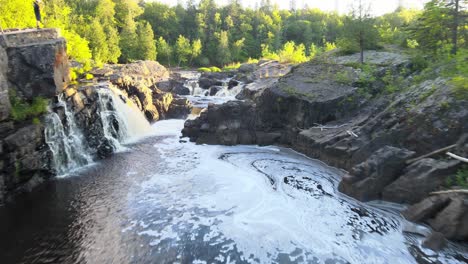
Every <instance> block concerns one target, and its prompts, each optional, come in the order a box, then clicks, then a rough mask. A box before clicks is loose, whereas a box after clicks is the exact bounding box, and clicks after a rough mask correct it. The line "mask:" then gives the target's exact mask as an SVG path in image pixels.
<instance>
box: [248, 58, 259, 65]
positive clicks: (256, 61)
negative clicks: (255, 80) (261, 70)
mask: <svg viewBox="0 0 468 264" xmlns="http://www.w3.org/2000/svg"><path fill="white" fill-rule="evenodd" d="M246 63H248V64H258V60H257V59H252V58H249V59H248V60H247V62H246Z"/></svg>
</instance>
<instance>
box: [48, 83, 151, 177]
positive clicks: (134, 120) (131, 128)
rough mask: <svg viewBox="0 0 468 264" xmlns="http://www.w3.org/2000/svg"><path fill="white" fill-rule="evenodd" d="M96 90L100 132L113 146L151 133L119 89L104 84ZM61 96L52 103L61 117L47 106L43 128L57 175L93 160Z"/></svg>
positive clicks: (145, 122) (134, 106) (136, 110)
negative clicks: (47, 111)
mask: <svg viewBox="0 0 468 264" xmlns="http://www.w3.org/2000/svg"><path fill="white" fill-rule="evenodd" d="M96 93H97V101H96V103H97V106H98V112H97V115H98V120H99V119H100V121H101V123H102V131H101V132H102V133H101V135H103V136H104V138H105V139H106V140H107V141H108V142H109V143H110V144H111V145H112V147H113V149H114V150H117V151H119V150H122V149H124V148H123V146H122V144H124V143H130V142H133V141H136V140H138V139H140V138H141V137H143V136H147V135H149V134H150V133H151V126H150V124H149V122H148V121H147V120H146V118H145V117H144V116H143V114H142V113H141V112H140V111H139V109H138V107H137V106H136V105H135V104H133V102H131V100H129V99H128V98H127V97H125V96H124V95H123V94H122V93H121V92H120V91H119V90H117V89H114V88H112V87H109V86H108V85H106V86H100V87H98V88H97V89H96ZM62 97H63V95H61V96H59V97H58V103H57V104H56V107H57V108H59V109H63V112H64V117H63V118H62V119H61V118H60V115H59V114H58V113H56V112H54V111H52V109H50V110H49V113H48V114H47V116H46V120H45V123H46V124H45V130H44V134H45V140H46V143H47V145H48V146H49V148H50V150H51V152H52V156H53V166H54V168H55V170H56V172H57V174H58V175H64V174H66V173H68V172H70V171H73V170H75V169H78V168H80V167H83V166H85V165H87V164H89V163H91V162H92V161H93V159H92V155H91V151H89V149H88V148H87V146H88V145H87V144H86V140H85V137H84V135H83V133H82V132H81V130H80V128H79V127H78V126H77V124H76V121H75V116H74V113H73V112H72V111H70V110H69V109H68V107H67V104H66V103H65V101H64V100H63V98H62ZM83 129H86V128H83Z"/></svg>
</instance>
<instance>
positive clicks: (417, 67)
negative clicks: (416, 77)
mask: <svg viewBox="0 0 468 264" xmlns="http://www.w3.org/2000/svg"><path fill="white" fill-rule="evenodd" d="M427 67H429V62H428V61H427V60H426V58H424V56H422V55H421V54H417V55H416V56H413V57H411V69H412V70H413V71H422V70H424V69H426V68H427Z"/></svg>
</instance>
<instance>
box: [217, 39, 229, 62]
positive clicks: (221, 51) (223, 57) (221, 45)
mask: <svg viewBox="0 0 468 264" xmlns="http://www.w3.org/2000/svg"><path fill="white" fill-rule="evenodd" d="M216 54H217V59H216V62H217V63H218V65H220V66H222V65H225V64H227V63H229V62H231V51H230V50H229V37H228V34H227V32H226V31H221V33H219V34H218V47H217V49H216Z"/></svg>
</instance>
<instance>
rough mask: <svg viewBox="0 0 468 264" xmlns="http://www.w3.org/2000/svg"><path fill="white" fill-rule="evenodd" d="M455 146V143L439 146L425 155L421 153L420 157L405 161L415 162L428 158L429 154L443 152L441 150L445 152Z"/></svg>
mask: <svg viewBox="0 0 468 264" xmlns="http://www.w3.org/2000/svg"><path fill="white" fill-rule="evenodd" d="M455 147H457V145H456V144H455V145H451V146H448V147H445V148H441V149H438V150H435V151H433V152H431V153H428V154H426V155H422V156H420V157H417V158H414V159H410V160H407V161H406V164H412V163H415V162H416V161H420V160H422V159H425V158H429V157H431V156H434V155H437V154H440V153H443V152H446V151H449V150H451V149H453V148H455Z"/></svg>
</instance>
